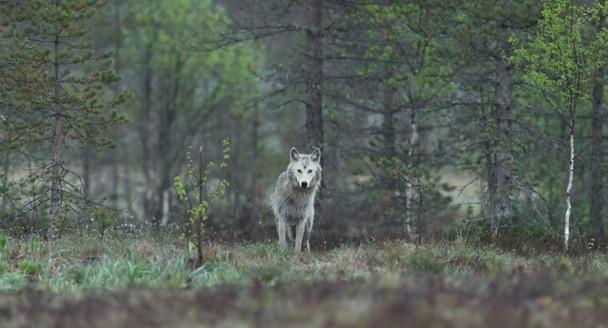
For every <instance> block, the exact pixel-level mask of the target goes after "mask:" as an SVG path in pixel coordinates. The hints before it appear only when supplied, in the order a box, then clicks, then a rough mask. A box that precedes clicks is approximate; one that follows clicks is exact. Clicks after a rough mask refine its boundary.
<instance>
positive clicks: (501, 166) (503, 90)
mask: <svg viewBox="0 0 608 328" xmlns="http://www.w3.org/2000/svg"><path fill="white" fill-rule="evenodd" d="M505 47H506V48H509V46H508V45H506V46H505ZM511 70H512V67H511V64H510V63H509V60H508V59H507V58H506V55H505V56H501V57H500V58H499V59H498V63H497V67H496V81H497V86H496V115H495V117H496V132H497V148H498V149H497V151H496V200H495V201H496V202H495V204H494V205H495V206H493V208H492V218H493V220H492V222H493V226H492V237H493V238H494V239H495V238H496V237H497V236H498V227H499V226H500V224H501V222H504V221H505V220H509V219H510V218H511V216H512V213H511V192H512V175H513V169H512V154H511V151H512V142H513V131H512V122H513V99H512V92H513V78H512V71H511Z"/></svg>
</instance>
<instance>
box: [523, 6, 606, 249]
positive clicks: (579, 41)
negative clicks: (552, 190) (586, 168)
mask: <svg viewBox="0 0 608 328" xmlns="http://www.w3.org/2000/svg"><path fill="white" fill-rule="evenodd" d="M605 9H606V8H605V5H604V4H602V3H596V4H594V5H593V6H582V5H577V4H575V3H574V2H572V1H569V0H558V1H555V0H551V1H543V10H542V18H541V20H540V22H539V26H538V30H537V32H536V35H535V36H534V41H533V43H532V44H531V45H530V46H527V47H522V46H521V43H520V40H512V41H513V42H514V43H515V45H516V47H517V49H516V51H515V53H514V55H513V57H512V59H513V61H514V62H516V63H517V64H520V65H522V66H523V67H524V69H525V71H526V73H527V77H528V78H529V80H530V81H531V82H532V83H533V84H534V85H536V86H538V87H539V88H540V89H541V90H542V91H543V93H545V94H547V93H552V94H555V95H557V96H558V97H557V99H559V103H557V104H556V103H552V105H553V106H555V109H556V111H557V112H558V113H560V116H561V119H562V120H564V121H565V123H566V124H567V127H568V140H567V144H568V170H567V184H566V190H565V201H566V210H565V214H564V232H563V240H564V250H568V247H569V239H570V213H571V211H572V186H573V183H574V181H573V180H574V169H575V160H576V152H575V140H574V136H575V131H576V129H577V119H578V115H577V114H578V108H579V106H580V104H581V102H583V101H585V100H587V99H588V98H589V89H590V86H591V84H592V82H593V77H594V75H595V74H596V72H597V71H598V70H599V69H600V68H601V67H603V66H604V65H605V64H606V59H605V57H606V50H605V48H606V47H607V46H608V34H607V33H606V30H605V28H598V29H596V30H590V29H589V26H590V25H596V26H597V25H598V24H597V22H598V21H599V20H600V18H601V17H602V15H603V14H602V13H603V12H604V11H605ZM547 99H550V97H547Z"/></svg>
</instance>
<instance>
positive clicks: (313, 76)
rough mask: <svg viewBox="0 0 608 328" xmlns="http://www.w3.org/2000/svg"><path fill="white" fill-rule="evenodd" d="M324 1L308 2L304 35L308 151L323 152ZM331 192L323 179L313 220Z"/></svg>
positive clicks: (322, 162) (322, 160)
mask: <svg viewBox="0 0 608 328" xmlns="http://www.w3.org/2000/svg"><path fill="white" fill-rule="evenodd" d="M322 6H323V0H308V29H307V31H306V48H307V51H306V73H305V74H306V96H307V99H306V137H307V144H308V147H309V149H312V147H319V148H320V149H321V152H323V150H324V149H325V144H324V140H323V42H322V41H323V35H322V29H323V27H322V24H323V8H322ZM327 158H328V156H327V154H323V155H322V156H321V165H322V166H328V165H330V164H331V163H329V161H328V160H327ZM328 185H330V186H329V187H330V188H331V183H328V179H323V180H322V182H321V188H320V190H319V193H318V195H317V199H316V203H315V211H316V216H317V217H321V215H322V211H323V198H324V194H325V193H324V192H323V190H324V189H327V186H328Z"/></svg>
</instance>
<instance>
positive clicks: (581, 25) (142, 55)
mask: <svg viewBox="0 0 608 328" xmlns="http://www.w3.org/2000/svg"><path fill="white" fill-rule="evenodd" d="M606 12H607V8H606V5H605V3H604V1H599V0H598V1H563V0H555V1H527V0H526V1H510V0H479V1H466V2H462V1H444V0H442V1H435V0H430V1H429V0H425V1H409V0H407V1H405V0H400V1H391V0H386V1H380V0H379V1H358V0H349V1H347V0H306V1H304V0H301V1H297V0H278V1H277V0H250V1H237V0H221V1H220V0H217V1H212V0H171V1H169V0H154V1H149V0H147V1H143V0H107V1H91V0H72V1H64V0H57V1H43V0H22V1H11V0H4V1H0V23H1V24H0V138H1V141H2V144H1V148H0V150H1V152H0V156H1V159H0V164H1V165H0V186H1V187H0V192H1V207H0V225H1V226H2V228H3V229H5V230H7V231H11V232H12V233H16V234H28V233H38V234H42V235H47V234H48V235H50V236H54V235H57V234H62V233H66V232H68V231H82V230H83V229H94V230H95V231H105V230H106V229H135V228H136V227H148V226H149V227H151V228H153V229H176V230H179V229H182V228H183V227H184V226H185V225H186V222H187V220H188V217H189V215H188V213H187V212H188V211H189V207H188V206H187V205H186V204H185V203H184V201H183V199H182V200H180V197H179V195H178V192H179V188H175V187H174V185H175V184H174V181H175V180H174V179H175V177H178V176H180V177H185V176H186V175H188V172H189V171H191V170H192V166H193V165H194V166H196V162H197V160H198V158H199V153H198V149H199V148H200V147H202V149H203V152H202V155H203V156H201V157H203V158H204V161H205V162H209V161H215V162H216V163H219V162H221V161H222V160H226V165H227V167H225V168H223V169H222V167H221V166H222V165H219V166H216V167H215V168H213V169H211V170H209V172H207V174H206V176H205V181H206V183H207V184H208V185H209V186H210V188H211V189H213V188H215V186H224V184H223V183H222V182H221V181H223V180H225V181H227V182H228V185H227V186H226V190H225V193H223V194H222V196H219V197H218V198H217V201H215V202H214V203H213V204H211V205H210V206H209V208H208V211H207V210H206V216H208V218H207V219H206V223H205V227H206V232H207V233H208V236H210V237H214V236H215V237H217V238H226V239H232V238H236V239H250V240H269V239H273V238H275V235H274V234H275V232H274V219H273V218H272V214H271V211H270V206H269V203H270V195H271V193H272V190H273V188H274V182H275V180H276V178H277V176H278V175H279V174H280V172H281V171H282V170H284V168H285V167H286V166H287V164H288V161H289V154H288V152H289V149H290V147H292V146H295V147H297V148H298V149H299V150H300V151H301V152H307V151H310V150H311V149H312V147H313V146H318V147H320V148H321V149H322V152H323V155H322V164H323V177H324V182H323V187H322V191H321V194H320V197H319V199H318V212H317V213H318V215H317V219H316V222H315V223H316V225H315V231H314V232H313V243H312V244H313V248H314V247H319V245H323V244H328V243H334V242H335V241H339V240H343V239H357V240H373V239H381V238H388V237H400V238H410V239H412V240H424V239H426V238H438V237H450V238H451V237H456V236H460V237H465V238H468V239H472V240H473V239H474V240H478V241H489V240H495V241H500V242H508V243H511V244H513V245H516V244H518V243H521V242H526V243H538V244H540V245H545V246H546V245H549V246H551V247H561V245H562V244H563V243H564V239H565V240H566V245H567V240H568V238H570V239H571V240H572V241H571V244H573V245H576V246H577V247H597V246H598V245H601V244H602V243H603V241H604V240H605V228H604V224H605V218H604V217H605V216H606V208H605V198H606V195H605V192H604V187H603V182H604V176H605V172H606V156H605V152H606V151H605V148H606V145H605V140H604V139H605V136H604V135H605V133H604V125H605V120H606V119H605V117H606V115H605V105H604V93H605V90H604V89H605V88H604V85H605V77H606V70H605V67H606V65H607V63H606V62H605V58H606V57H607V56H606V53H605V51H606V49H608V47H607V45H608V35H607V34H606V27H605V13H606ZM225 139H228V140H229V145H228V144H227V143H224V142H223V141H224V140H225ZM227 147H229V148H230V149H229V150H230V151H229V159H228V157H224V155H226V154H227V152H225V150H226V148H227ZM571 167H573V168H572V170H571ZM570 172H572V174H570ZM176 189H177V190H176ZM222 191H223V190H222ZM570 208H571V209H570ZM570 213H571V214H570ZM565 226H566V227H568V228H566V227H565ZM565 229H566V230H565ZM566 247H567V246H566Z"/></svg>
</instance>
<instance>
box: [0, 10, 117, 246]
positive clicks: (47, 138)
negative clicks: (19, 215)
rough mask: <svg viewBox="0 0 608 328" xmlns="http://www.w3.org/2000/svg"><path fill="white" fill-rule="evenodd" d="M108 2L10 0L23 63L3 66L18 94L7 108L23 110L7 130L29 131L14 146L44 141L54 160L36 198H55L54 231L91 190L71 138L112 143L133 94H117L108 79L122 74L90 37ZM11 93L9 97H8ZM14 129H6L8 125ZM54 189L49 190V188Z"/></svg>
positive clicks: (11, 37)
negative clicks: (110, 135)
mask: <svg viewBox="0 0 608 328" xmlns="http://www.w3.org/2000/svg"><path fill="white" fill-rule="evenodd" d="M100 5H101V3H100V2H97V1H87V0H73V1H66V0H55V1H53V2H52V3H49V1H44V0H24V1H18V2H7V3H4V4H2V8H1V10H0V11H2V12H6V13H13V15H11V17H9V18H8V19H7V21H6V22H4V24H3V26H4V27H3V29H2V37H3V41H5V42H8V43H10V44H11V48H10V50H9V51H8V52H7V53H4V54H3V59H4V61H5V62H8V63H15V65H9V66H7V69H6V70H4V72H3V76H4V78H3V80H5V81H6V80H8V81H9V82H10V83H6V84H5V85H6V86H5V90H4V91H3V92H5V93H6V94H7V95H10V97H7V98H6V99H9V103H7V104H5V107H6V110H7V113H10V114H11V115H12V116H15V117H16V118H18V119H17V120H15V121H13V122H12V123H11V126H10V127H8V128H7V129H6V130H7V131H11V130H12V131H14V132H13V133H15V131H21V132H22V133H21V135H22V137H21V138H20V139H19V140H18V141H19V143H13V146H14V147H17V146H19V147H30V146H32V145H36V146H37V147H41V148H43V149H44V151H45V157H46V158H47V160H46V161H45V164H44V165H42V166H41V168H40V171H39V172H38V173H37V174H36V176H35V177H32V179H36V180H37V179H41V180H43V183H44V185H45V186H47V188H46V189H45V194H44V195H40V196H39V198H38V202H37V203H36V205H38V206H41V205H43V204H48V206H49V212H48V216H49V217H48V220H49V224H48V231H47V235H48V237H50V238H52V237H53V236H54V235H55V229H54V223H55V221H56V220H57V218H58V217H59V216H60V215H61V213H63V212H64V211H66V210H68V209H70V208H71V207H72V206H71V204H74V203H75V202H76V201H77V200H80V199H83V196H82V195H83V192H86V191H85V190H84V189H83V188H82V186H81V185H80V184H78V183H74V179H71V178H69V176H70V175H72V174H73V173H72V172H70V171H69V170H68V169H67V168H66V166H65V164H66V163H65V156H64V153H65V148H66V147H69V146H74V145H78V146H81V147H83V146H87V145H93V146H96V147H108V146H111V145H112V141H111V140H109V139H107V138H105V137H104V136H105V135H106V132H107V130H108V129H109V128H111V127H112V126H115V125H117V124H119V123H122V122H124V121H125V117H124V116H123V115H121V114H120V113H119V112H118V107H119V105H120V104H121V103H123V102H124V101H125V99H126V97H125V94H118V95H116V94H112V93H111V92H109V90H108V89H107V88H106V86H108V85H110V84H112V83H115V82H117V81H118V79H119V77H118V75H116V74H115V73H114V72H113V71H112V69H111V67H112V66H111V60H110V58H111V57H110V56H109V54H101V55H99V54H94V53H93V52H92V46H91V44H90V43H89V42H88V39H87V37H88V34H89V32H90V29H89V28H88V26H87V23H88V22H89V20H90V19H91V18H92V17H93V16H94V15H95V12H96V9H97V8H98V7H99V6H100ZM3 98H4V97H3ZM5 132H6V131H5ZM46 195H48V197H47V196H46Z"/></svg>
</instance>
